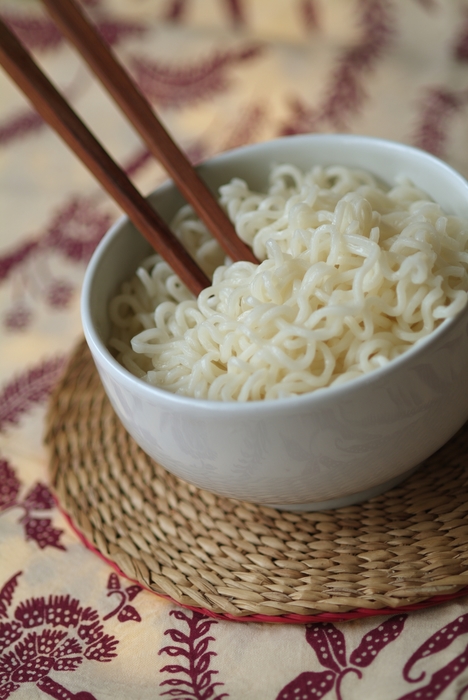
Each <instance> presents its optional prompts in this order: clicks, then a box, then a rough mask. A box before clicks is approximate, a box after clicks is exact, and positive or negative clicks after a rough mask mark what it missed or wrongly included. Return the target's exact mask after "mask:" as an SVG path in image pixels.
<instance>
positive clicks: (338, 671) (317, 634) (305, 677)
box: [276, 615, 408, 700]
mask: <svg viewBox="0 0 468 700" xmlns="http://www.w3.org/2000/svg"><path fill="white" fill-rule="evenodd" d="M407 617H408V616H407V615H394V616H393V617H390V618H388V619H387V620H385V621H384V622H382V624H380V625H378V627H375V628H374V629H372V630H371V631H370V632H368V633H367V634H365V635H364V636H363V638H362V639H361V641H360V643H359V645H358V646H357V647H356V649H354V651H353V652H352V653H351V655H350V657H349V663H348V662H347V654H346V641H345V636H344V634H343V632H342V631H341V630H340V629H338V628H337V627H335V625H333V624H332V623H326V624H313V625H309V626H308V627H307V629H306V641H307V642H308V644H310V646H311V647H312V649H313V650H314V651H315V654H316V656H317V659H318V661H319V662H320V665H321V666H323V667H324V668H325V669H327V670H326V671H319V672H317V671H306V672H304V673H301V674H299V676H297V677H296V678H295V679H294V680H293V681H291V682H290V683H288V684H287V685H286V686H285V687H284V688H283V690H281V692H280V693H279V695H278V696H277V698H276V700H297V698H301V699H302V700H312V699H313V698H322V697H323V696H324V695H326V694H327V693H328V692H329V691H330V690H332V689H333V688H334V689H335V692H336V698H337V700H343V696H342V694H341V683H342V680H343V678H344V677H345V676H346V675H347V674H349V673H353V674H355V675H356V676H357V677H358V678H362V671H361V669H363V668H366V667H367V666H369V665H370V664H371V663H372V662H373V661H374V659H375V658H376V657H377V655H378V654H379V653H380V652H381V651H382V649H384V648H385V647H386V646H387V645H388V644H390V643H391V642H393V641H395V639H397V638H398V637H399V636H400V634H401V632H402V631H403V627H404V624H405V620H406V618H407Z"/></svg>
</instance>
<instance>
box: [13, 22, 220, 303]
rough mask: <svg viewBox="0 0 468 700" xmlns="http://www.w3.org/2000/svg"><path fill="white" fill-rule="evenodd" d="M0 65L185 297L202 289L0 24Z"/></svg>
mask: <svg viewBox="0 0 468 700" xmlns="http://www.w3.org/2000/svg"><path fill="white" fill-rule="evenodd" d="M0 64H1V65H2V66H3V68H4V69H5V70H6V72H7V73H8V74H9V75H10V76H11V78H13V80H14V81H15V83H16V84H17V85H18V86H19V87H20V88H21V90H22V91H23V92H24V94H25V95H26V97H28V99H29V100H30V101H31V102H32V104H33V105H34V107H35V108H36V110H37V111H38V112H39V114H40V115H41V117H42V118H43V119H44V120H45V121H46V122H48V123H49V124H50V126H51V127H52V128H53V129H54V130H55V131H56V132H57V133H58V134H59V135H60V136H61V137H62V139H63V140H64V141H65V142H66V143H67V144H68V145H69V146H70V148H71V149H72V150H73V151H74V152H75V154H76V155H77V156H78V158H79V159H80V160H81V161H82V162H83V163H84V164H85V165H86V166H87V167H88V169H89V170H90V171H91V172H92V174H93V175H94V176H95V177H96V179H97V180H99V182H100V183H101V185H102V186H103V187H104V188H105V189H106V190H107V192H108V193H109V194H110V195H111V197H112V198H113V199H114V200H115V201H116V202H117V203H118V204H119V205H120V207H121V208H122V209H123V211H124V212H125V213H126V214H127V216H128V217H129V219H130V220H131V221H132V222H133V223H134V225H135V226H136V227H137V229H138V230H139V231H141V233H142V234H143V235H144V236H145V238H146V239H147V240H148V241H149V242H150V243H151V245H152V246H153V247H154V248H155V249H156V250H157V251H158V253H160V255H161V256H162V257H163V258H164V259H165V260H166V262H167V263H168V264H169V265H170V266H171V267H172V269H173V270H174V272H176V273H177V274H178V275H179V277H180V278H181V280H182V281H183V282H184V283H185V284H186V285H187V287H188V288H189V289H190V290H191V292H193V294H195V295H198V294H199V293H200V292H201V290H202V289H204V288H205V287H208V286H209V285H210V284H211V282H210V280H209V279H208V277H207V276H206V275H205V273H204V272H202V270H201V269H200V268H199V267H198V265H197V264H196V262H195V261H194V260H193V259H192V258H191V257H190V255H189V254H188V252H187V251H186V250H185V248H184V247H183V245H182V244H181V243H180V241H179V240H178V239H177V238H176V237H175V236H174V235H173V233H172V232H171V231H170V229H169V227H168V226H167V224H166V223H165V222H164V221H163V220H162V219H161V217H160V216H159V215H158V214H157V213H156V212H155V211H154V209H152V207H151V206H150V205H149V204H148V202H147V201H146V199H145V198H144V197H143V196H142V195H141V194H140V193H139V192H138V190H137V189H136V188H135V187H134V185H133V184H132V183H131V182H130V180H129V179H128V177H127V176H126V174H125V173H124V172H123V170H122V169H121V168H120V167H119V166H118V165H117V164H116V163H115V161H114V160H112V158H111V157H110V156H109V154H108V153H107V152H106V151H105V150H104V148H103V147H102V146H101V144H100V143H99V141H97V139H96V138H95V137H94V136H93V135H92V134H91V132H90V131H89V130H88V129H87V127H86V126H85V125H84V124H83V122H82V121H81V119H80V118H79V117H78V116H77V114H76V113H75V112H74V111H73V110H72V108H71V107H70V105H69V104H68V103H67V102H66V100H65V99H64V98H63V97H62V95H61V94H60V93H59V92H58V90H56V88H55V87H54V86H53V85H52V83H51V82H50V81H49V80H48V78H46V76H45V75H44V73H42V71H41V70H40V68H39V67H38V66H37V65H36V63H35V62H34V60H33V59H32V57H31V56H30V54H29V53H28V52H27V51H26V49H25V48H24V47H23V46H22V44H21V43H20V42H19V41H18V39H17V38H16V37H15V36H14V34H12V33H11V32H10V30H9V29H8V27H7V26H6V25H5V24H4V22H2V21H1V20H0Z"/></svg>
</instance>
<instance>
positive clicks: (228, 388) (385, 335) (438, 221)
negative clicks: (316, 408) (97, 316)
mask: <svg viewBox="0 0 468 700" xmlns="http://www.w3.org/2000/svg"><path fill="white" fill-rule="evenodd" d="M220 201H221V203H222V205H223V206H224V207H225V208H226V210H227V212H228V214H229V217H230V218H231V220H232V221H233V222H234V225H235V227H236V230H237V233H238V235H239V236H240V237H241V238H242V239H243V240H244V241H246V242H247V243H248V244H249V245H251V246H252V247H253V250H254V253H255V255H256V256H257V258H258V259H259V260H262V262H261V264H260V265H254V264H252V263H248V262H237V263H233V264H232V263H230V261H228V260H225V259H224V257H223V253H222V251H221V250H220V248H219V246H218V244H217V243H216V242H215V241H213V240H212V239H211V237H210V236H209V234H208V233H207V231H206V229H205V227H204V226H203V225H202V224H201V223H200V222H199V221H198V220H197V219H196V218H195V216H194V214H193V212H192V210H191V209H190V208H189V207H184V208H183V209H182V210H181V211H180V212H179V213H178V215H177V216H176V218H175V221H174V222H173V230H174V231H175V232H176V234H177V235H178V237H179V238H180V239H181V240H182V242H183V243H184V245H185V247H186V248H187V249H188V250H189V251H190V253H191V254H192V256H193V257H195V259H196V260H197V262H198V263H199V264H200V266H201V267H202V268H203V269H204V271H205V272H206V273H207V274H208V275H209V276H212V278H213V284H212V286H211V287H209V288H208V289H205V290H203V291H202V293H201V294H200V295H199V297H198V299H197V300H195V299H194V298H193V297H192V295H191V294H190V293H189V292H188V290H187V289H186V288H185V287H184V285H183V284H182V283H181V282H180V280H179V279H178V278H177V277H176V276H175V275H174V273H173V272H172V271H171V269H170V268H169V266H168V265H167V264H166V263H165V262H164V261H162V259H161V258H160V257H159V256H158V255H152V256H151V257H150V258H148V259H147V260H145V261H144V262H143V264H142V266H141V267H140V269H139V270H138V271H137V273H136V274H135V276H134V278H133V279H132V280H130V281H129V282H127V283H125V284H124V285H123V288H122V291H121V293H120V294H119V295H118V296H116V297H115V298H114V299H113V300H112V302H111V305H110V317H111V321H112V323H113V337H112V339H111V341H110V343H109V344H110V347H111V348H112V349H113V350H114V351H115V352H116V355H117V358H118V359H119V361H120V362H121V363H122V364H123V365H124V366H125V367H127V369H129V371H130V372H132V373H133V374H136V375H137V376H138V377H141V378H143V379H145V380H146V381H147V382H149V383H151V384H154V385H156V386H158V387H160V388H162V389H166V390H167V391H171V392H174V393H177V394H182V395H185V396H192V397H195V398H203V399H215V400H222V401H255V400H261V399H276V398H283V397H288V396H296V395H300V394H304V393H306V392H311V391H315V390H316V389H320V388H323V387H326V386H330V385H337V384H342V383H344V382H347V381H349V380H351V379H353V378H355V377H358V376H360V375H362V374H365V373H367V372H371V371H372V370H374V369H377V368H379V367H383V366H385V365H386V364H387V363H388V362H390V361H391V360H393V359H394V358H396V357H398V356H400V355H401V354H402V353H404V352H405V351H406V350H408V349H409V348H410V347H412V346H413V345H414V344H415V343H417V342H418V341H420V340H421V339H422V338H425V337H426V336H427V335H428V334H430V333H431V332H432V331H433V330H434V329H435V328H436V327H437V326H438V325H440V323H441V322H442V320H443V319H445V318H449V317H451V316H454V315H455V314H457V313H458V312H459V311H460V310H461V309H462V308H463V307H464V306H465V304H466V301H467V289H468V246H467V241H468V222H466V221H463V220H461V219H459V218H457V217H455V216H451V215H447V214H445V213H444V212H443V211H442V210H441V209H440V207H439V205H437V204H435V203H434V202H432V201H429V199H428V197H427V195H426V194H424V193H423V192H421V191H420V190H418V189H417V188H416V187H415V186H414V185H413V184H411V183H410V182H409V181H407V180H404V179H402V180H401V181H399V182H398V183H397V184H396V185H395V186H394V187H393V188H391V189H389V190H386V189H384V188H383V187H382V186H381V185H380V184H379V183H378V182H376V180H375V179H374V178H373V177H372V176H371V175H370V174H369V173H366V172H363V171H358V170H350V169H347V168H344V167H338V166H336V167H327V168H325V167H319V166H317V167H314V168H313V169H312V170H311V171H310V172H308V173H305V174H304V173H302V172H300V171H299V170H298V169H297V168H296V167H294V166H292V165H281V166H278V167H276V168H274V169H273V171H272V173H271V183H270V187H269V190H268V192H267V193H266V194H260V193H256V192H252V191H250V190H249V188H248V186H247V184H246V183H245V182H244V181H242V180H239V179H234V180H232V182H231V183H230V184H228V185H225V186H223V187H221V188H220Z"/></svg>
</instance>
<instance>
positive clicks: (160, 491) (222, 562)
mask: <svg viewBox="0 0 468 700" xmlns="http://www.w3.org/2000/svg"><path fill="white" fill-rule="evenodd" d="M46 441H47V444H48V446H49V448H50V469H51V478H52V483H53V486H54V488H55V492H56V495H57V499H58V502H59V504H60V507H61V508H62V510H63V511H64V512H65V513H66V515H67V516H68V518H69V521H70V522H71V524H72V525H73V527H74V528H75V529H76V531H77V532H78V533H79V534H80V536H81V537H82V539H83V541H85V543H86V544H87V545H88V546H90V547H91V548H93V549H94V550H96V551H97V552H98V553H99V554H100V555H101V556H102V557H103V558H105V559H106V560H107V561H109V562H110V563H111V564H113V565H114V566H115V567H116V568H117V569H118V570H119V571H120V572H121V573H123V574H124V575H125V576H127V577H129V578H131V579H133V580H135V581H137V582H139V583H140V584H141V585H142V586H144V587H145V588H147V589H149V590H151V591H154V592H155V593H158V594H160V595H163V596H166V597H169V598H170V599H172V600H174V601H176V602H177V603H179V604H180V605H183V606H188V607H191V608H196V609H198V610H200V609H201V610H202V611H204V612H206V613H208V614H211V615H215V616H220V617H224V618H230V619H250V620H252V619H254V620H263V621H284V622H302V623H303V622H309V621H311V620H330V619H346V618H350V617H363V616H365V615H372V614H374V615H375V614H383V613H389V612H391V611H393V610H395V609H399V610H401V609H414V608H415V607H423V606H426V605H429V604H434V603H436V602H438V601H441V600H447V599H449V598H451V597H455V596H456V595H461V594H465V593H466V592H468V589H466V590H465V587H466V586H468V491H467V486H468V469H467V467H468V425H465V426H464V427H463V428H462V429H461V430H460V431H459V432H458V433H457V435H455V437H453V438H452V440H451V441H450V442H449V443H447V445H445V446H444V447H443V448H442V449H441V450H439V451H438V452H437V453H436V454H435V455H433V456H432V457H430V458H429V459H428V460H427V461H426V462H425V463H424V465H423V466H422V467H421V468H420V469H419V470H418V471H417V472H416V473H415V474H414V475H413V476H412V477H411V478H409V479H408V480H407V481H406V482H404V483H403V484H402V485H400V486H399V487H398V488H395V489H393V490H391V491H389V492H387V493H385V494H383V495H382V496H379V497H377V498H374V499H372V500H371V501H368V502H366V503H363V504H360V505H356V506H349V507H347V508H340V509H338V510H333V511H332V510H330V511H324V512H317V513H296V512H295V513H288V512H284V511H278V510H275V509H273V508H267V507H262V506H257V505H254V504H251V503H244V502H239V501H235V500H232V499H228V498H224V497H219V496H215V495H213V494H211V493H209V492H207V491H202V490H200V489H197V488H195V487H194V486H191V485H189V484H187V483H185V482H184V481H181V480H180V479H177V478H176V477H174V476H172V475H171V474H169V473H168V472H166V471H165V470H164V469H163V468H162V467H161V466H159V465H158V464H156V463H155V462H154V461H153V460H151V459H150V458H149V457H148V456H147V455H146V454H145V453H144V452H143V451H142V450H141V449H140V448H139V447H138V446H137V445H136V443H135V442H134V441H133V439H132V438H131V437H130V436H129V435H128V433H127V432H126V431H125V429H124V428H123V427H122V425H121V423H120V422H119V420H118V418H117V417H116V415H115V413H114V411H113V409H112V407H111V405H110V403H109V401H108V400H107V397H106V395H105V393H104V390H103V388H102V385H101V382H100V380H99V377H98V374H97V372H96V369H95V366H94V363H93V360H92V358H91V355H90V353H89V351H88V349H87V347H86V345H85V343H84V342H82V343H80V345H79V346H78V347H77V348H76V351H75V352H74V353H73V356H72V357H71V360H70V362H69V364H68V366H67V368H66V371H65V373H64V375H63V377H62V380H61V382H60V383H59V385H58V387H57V388H56V390H55V392H54V395H53V397H52V399H51V403H50V407H49V411H48V432H47V439H46Z"/></svg>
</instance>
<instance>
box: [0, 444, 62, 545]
mask: <svg viewBox="0 0 468 700" xmlns="http://www.w3.org/2000/svg"><path fill="white" fill-rule="evenodd" d="M20 488H21V483H20V481H19V479H18V477H17V476H16V472H15V470H14V468H13V467H12V466H11V465H10V464H9V462H8V461H7V460H6V459H1V458H0V515H1V514H2V513H4V512H5V511H7V510H9V509H10V508H19V509H21V510H22V511H23V515H22V517H20V519H19V521H18V522H19V523H20V524H21V525H22V526H23V528H24V533H25V536H26V540H33V541H34V542H36V544H37V545H38V546H39V547H40V548H41V549H45V548H46V547H55V549H63V550H64V549H65V547H64V545H63V544H61V542H60V537H61V535H62V533H63V530H58V529H57V528H55V527H54V526H53V525H52V520H51V519H50V518H44V517H40V516H38V515H37V514H34V511H37V510H40V511H49V510H52V508H53V507H54V505H55V503H54V499H53V497H52V494H51V493H50V491H49V489H48V487H47V486H46V485H45V484H42V483H41V482H38V483H36V484H34V486H32V488H31V489H30V490H29V491H28V492H27V493H26V496H25V497H24V498H23V499H21V500H20V498H19V493H20Z"/></svg>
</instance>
